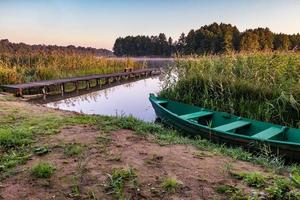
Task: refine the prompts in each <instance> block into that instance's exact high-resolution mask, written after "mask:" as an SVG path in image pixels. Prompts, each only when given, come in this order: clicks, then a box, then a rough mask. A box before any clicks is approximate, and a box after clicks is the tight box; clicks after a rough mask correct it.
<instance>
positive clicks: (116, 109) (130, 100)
mask: <svg viewBox="0 0 300 200" xmlns="http://www.w3.org/2000/svg"><path fill="white" fill-rule="evenodd" d="M165 76H166V75H165V74H164V73H162V74H161V75H160V76H155V77H151V78H147V79H143V80H138V81H135V82H131V83H125V84H123V85H118V86H114V87H111V88H108V89H103V90H99V91H95V92H91V93H88V94H84V95H81V96H77V97H71V98H69V99H65V100H60V101H55V102H51V103H48V104H46V106H48V107H51V108H58V109H61V110H68V111H75V112H80V113H85V114H99V115H110V116H116V115H118V116H120V115H126V116H128V115H132V116H134V117H136V118H138V119H141V120H144V121H147V122H153V121H155V119H156V116H155V113H154V110H153V108H152V106H151V103H150V102H149V100H148V97H149V94H150V93H158V92H159V91H160V89H161V87H162V84H163V81H164V77H165Z"/></svg>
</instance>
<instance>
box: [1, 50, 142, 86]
mask: <svg viewBox="0 0 300 200" xmlns="http://www.w3.org/2000/svg"><path fill="white" fill-rule="evenodd" d="M126 67H133V68H138V67H141V66H138V64H137V63H135V62H133V61H131V60H113V59H107V58H103V57H101V58H100V57H96V56H90V55H86V56H85V55H64V54H47V55H45V54H32V55H30V54H24V55H16V54H3V53H2V54H0V85H1V84H12V83H24V82H29V81H37V80H49V79H58V78H65V77H73V76H81V75H89V74H106V73H113V72H120V71H123V70H124V68H126Z"/></svg>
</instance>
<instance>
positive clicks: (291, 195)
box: [266, 178, 300, 200]
mask: <svg viewBox="0 0 300 200" xmlns="http://www.w3.org/2000/svg"><path fill="white" fill-rule="evenodd" d="M294 189H295V188H294V185H293V184H292V182H291V181H290V180H287V179H282V178H279V179H276V180H275V183H274V184H273V185H271V186H269V187H268V188H266V191H267V193H268V196H269V198H271V199H276V200H280V199H300V193H299V192H298V191H295V190H294Z"/></svg>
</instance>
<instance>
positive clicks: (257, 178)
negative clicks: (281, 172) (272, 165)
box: [239, 172, 267, 188]
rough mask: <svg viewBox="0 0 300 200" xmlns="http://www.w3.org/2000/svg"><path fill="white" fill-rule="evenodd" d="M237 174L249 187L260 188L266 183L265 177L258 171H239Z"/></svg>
mask: <svg viewBox="0 0 300 200" xmlns="http://www.w3.org/2000/svg"><path fill="white" fill-rule="evenodd" d="M239 176H241V178H242V179H243V180H244V181H245V183H246V184H247V185H248V186H250V187H255V188H261V187H263V186H265V184H266V179H267V177H265V176H264V175H263V174H261V173H260V172H249V173H241V174H239Z"/></svg>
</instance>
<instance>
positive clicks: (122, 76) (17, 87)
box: [0, 68, 160, 98]
mask: <svg viewBox="0 0 300 200" xmlns="http://www.w3.org/2000/svg"><path fill="white" fill-rule="evenodd" d="M158 74H160V69H159V68H148V69H139V70H134V71H132V70H129V71H126V70H125V72H121V73H113V74H95V75H88V76H79V77H72V78H65V79H57V80H46V81H36V82H29V83H21V84H13V85H1V86H0V88H1V89H2V90H3V91H5V92H9V93H13V94H15V95H16V96H20V97H22V96H23V94H24V91H27V92H30V90H35V91H38V93H41V94H43V96H44V98H46V95H47V94H49V93H50V88H53V87H56V88H57V87H58V88H59V90H60V92H61V95H62V96H63V95H64V93H65V92H66V84H68V83H69V84H73V86H74V88H75V90H77V91H78V90H79V83H83V84H85V86H86V87H85V88H86V89H89V88H90V87H91V82H92V81H94V82H95V83H96V84H95V87H97V86H98V87H101V85H107V84H110V83H112V82H115V81H122V80H128V79H132V78H142V77H148V76H153V75H158Z"/></svg>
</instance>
